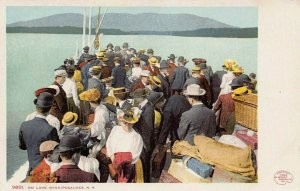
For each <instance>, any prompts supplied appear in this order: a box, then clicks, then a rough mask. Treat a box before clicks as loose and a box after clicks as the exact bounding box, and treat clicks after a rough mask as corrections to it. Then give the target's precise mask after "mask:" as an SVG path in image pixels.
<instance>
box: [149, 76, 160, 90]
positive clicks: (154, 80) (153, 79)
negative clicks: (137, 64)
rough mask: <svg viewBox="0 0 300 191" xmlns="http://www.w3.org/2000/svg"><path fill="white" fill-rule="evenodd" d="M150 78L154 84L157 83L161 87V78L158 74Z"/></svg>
mask: <svg viewBox="0 0 300 191" xmlns="http://www.w3.org/2000/svg"><path fill="white" fill-rule="evenodd" d="M149 79H150V83H151V84H152V85H156V86H158V87H161V80H160V79H159V78H158V77H156V76H150V78H149Z"/></svg>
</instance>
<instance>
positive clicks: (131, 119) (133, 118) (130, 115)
mask: <svg viewBox="0 0 300 191" xmlns="http://www.w3.org/2000/svg"><path fill="white" fill-rule="evenodd" d="M123 112H124V115H123V117H122V119H123V121H124V122H126V123H130V124H134V123H136V122H138V120H139V118H138V116H137V115H135V114H134V112H133V111H131V110H129V111H123Z"/></svg>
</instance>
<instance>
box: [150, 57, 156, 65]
mask: <svg viewBox="0 0 300 191" xmlns="http://www.w3.org/2000/svg"><path fill="white" fill-rule="evenodd" d="M148 62H149V64H151V65H156V64H158V60H157V58H155V57H154V56H152V57H150V58H149V59H148Z"/></svg>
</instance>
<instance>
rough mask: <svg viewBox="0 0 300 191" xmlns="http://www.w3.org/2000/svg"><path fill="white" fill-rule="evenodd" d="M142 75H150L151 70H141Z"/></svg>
mask: <svg viewBox="0 0 300 191" xmlns="http://www.w3.org/2000/svg"><path fill="white" fill-rule="evenodd" d="M140 76H144V77H149V76H150V71H149V70H143V71H142V72H141V74H140Z"/></svg>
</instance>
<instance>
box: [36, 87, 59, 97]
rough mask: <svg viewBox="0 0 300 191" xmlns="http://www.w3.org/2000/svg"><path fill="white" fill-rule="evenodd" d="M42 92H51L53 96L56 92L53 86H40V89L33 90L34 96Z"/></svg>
mask: <svg viewBox="0 0 300 191" xmlns="http://www.w3.org/2000/svg"><path fill="white" fill-rule="evenodd" d="M44 92H48V93H50V94H52V95H53V96H55V94H56V90H55V89H53V88H41V89H38V90H36V91H35V92H34V94H35V96H36V97H39V95H40V94H41V93H44Z"/></svg>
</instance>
